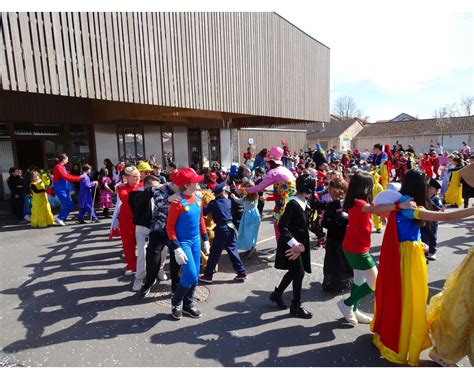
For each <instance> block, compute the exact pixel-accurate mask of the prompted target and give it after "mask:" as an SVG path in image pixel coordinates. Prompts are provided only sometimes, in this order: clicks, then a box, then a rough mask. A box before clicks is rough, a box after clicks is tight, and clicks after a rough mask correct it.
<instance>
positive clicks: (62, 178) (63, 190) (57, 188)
mask: <svg viewBox="0 0 474 379" xmlns="http://www.w3.org/2000/svg"><path fill="white" fill-rule="evenodd" d="M80 180H81V177H80V176H76V175H71V174H69V173H68V172H67V170H66V166H64V165H63V164H62V163H58V164H57V165H56V166H54V170H53V189H54V193H55V194H56V196H57V197H58V199H59V201H60V202H61V211H60V212H59V216H58V218H59V219H61V220H62V221H66V219H67V217H68V216H69V213H71V211H72V207H73V202H72V199H71V195H70V194H69V193H70V192H71V191H72V186H71V184H70V183H69V182H79V181H80Z"/></svg>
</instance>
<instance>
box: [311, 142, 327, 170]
mask: <svg viewBox="0 0 474 379" xmlns="http://www.w3.org/2000/svg"><path fill="white" fill-rule="evenodd" d="M313 161H314V163H316V168H319V166H321V165H322V164H323V163H327V160H326V156H325V155H324V150H323V148H322V147H321V145H320V144H319V143H318V144H316V150H315V152H314V153H313Z"/></svg>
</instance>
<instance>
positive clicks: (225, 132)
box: [219, 129, 232, 168]
mask: <svg viewBox="0 0 474 379" xmlns="http://www.w3.org/2000/svg"><path fill="white" fill-rule="evenodd" d="M231 130H232V129H221V130H220V134H221V135H220V138H219V140H220V146H219V149H220V152H221V166H224V167H226V168H230V166H231V165H232V145H231Z"/></svg>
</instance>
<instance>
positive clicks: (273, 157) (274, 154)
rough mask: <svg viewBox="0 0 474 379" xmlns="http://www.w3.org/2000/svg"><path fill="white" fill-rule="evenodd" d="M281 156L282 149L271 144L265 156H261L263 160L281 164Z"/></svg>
mask: <svg viewBox="0 0 474 379" xmlns="http://www.w3.org/2000/svg"><path fill="white" fill-rule="evenodd" d="M282 156H283V149H282V148H281V147H278V146H273V147H272V148H271V149H270V150H269V151H268V154H267V156H266V157H265V158H263V160H264V161H265V162H268V161H273V162H275V163H276V164H278V165H281V164H283V163H282V161H281V157H282Z"/></svg>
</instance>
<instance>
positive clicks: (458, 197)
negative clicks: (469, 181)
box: [444, 171, 463, 207]
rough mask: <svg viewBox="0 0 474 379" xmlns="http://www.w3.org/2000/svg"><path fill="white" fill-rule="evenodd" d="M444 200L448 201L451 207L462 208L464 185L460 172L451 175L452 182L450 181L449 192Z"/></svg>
mask: <svg viewBox="0 0 474 379" xmlns="http://www.w3.org/2000/svg"><path fill="white" fill-rule="evenodd" d="M444 200H446V202H447V203H448V204H449V205H457V206H458V207H460V206H462V204H463V201H462V184H461V174H460V173H459V171H453V172H452V173H451V180H450V181H449V185H448V190H447V191H446V193H445V195H444Z"/></svg>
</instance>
